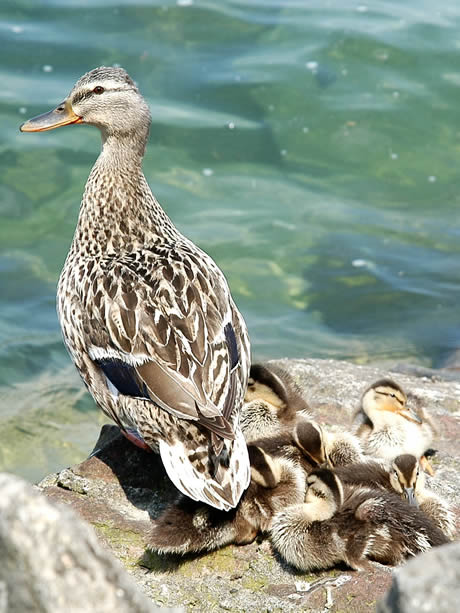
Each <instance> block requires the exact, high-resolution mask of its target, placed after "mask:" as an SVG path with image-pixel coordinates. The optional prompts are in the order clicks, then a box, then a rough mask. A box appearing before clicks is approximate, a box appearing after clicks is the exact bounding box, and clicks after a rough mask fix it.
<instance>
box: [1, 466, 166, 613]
mask: <svg viewBox="0 0 460 613" xmlns="http://www.w3.org/2000/svg"><path fill="white" fill-rule="evenodd" d="M0 560H1V563H0V613H3V612H5V613H6V612H8V613H25V612H26V611H27V612H28V613H61V612H62V611H66V612H67V613H80V612H81V613H88V612H89V611H97V612H98V613H103V612H104V611H107V612H110V613H114V612H115V611H116V613H128V612H129V613H152V612H154V611H159V610H160V609H159V608H157V607H156V606H154V605H153V603H152V602H151V601H150V600H149V599H148V598H147V597H146V596H145V595H144V594H142V592H141V591H140V590H139V588H138V587H137V586H136V585H135V583H134V582H133V581H132V579H131V578H130V577H129V576H128V575H127V574H126V571H125V570H124V569H123V568H122V566H121V565H120V563H119V562H118V561H117V560H116V559H115V558H114V557H113V556H112V555H111V554H110V552H109V551H107V550H106V549H104V547H103V546H102V545H101V543H100V542H99V541H98V539H97V537H96V535H95V534H94V532H93V530H92V529H91V528H90V527H89V526H87V525H86V524H85V523H84V522H83V521H81V520H80V519H79V518H78V517H77V516H76V514H75V513H74V512H73V511H72V510H70V509H68V508H65V507H63V506H60V505H57V504H55V503H53V502H51V501H49V500H48V499H47V498H46V497H45V496H43V495H42V494H40V493H39V492H37V491H34V489H33V488H32V486H30V485H28V484H27V483H25V482H24V481H22V480H21V479H19V478H17V477H14V476H12V475H8V474H5V473H2V474H0Z"/></svg>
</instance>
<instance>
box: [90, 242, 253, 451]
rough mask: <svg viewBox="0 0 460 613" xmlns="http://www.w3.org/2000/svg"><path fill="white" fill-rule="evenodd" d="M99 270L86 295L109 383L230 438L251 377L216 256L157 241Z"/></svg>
mask: <svg viewBox="0 0 460 613" xmlns="http://www.w3.org/2000/svg"><path fill="white" fill-rule="evenodd" d="M203 260H204V261H203ZM203 263H204V264H205V266H203ZM100 272H102V273H103V274H99V276H96V277H95V278H94V279H93V282H92V285H91V289H90V291H88V292H87V293H86V296H85V298H86V301H87V303H88V304H87V308H86V312H90V314H91V322H90V325H89V326H88V329H87V333H86V335H87V337H88V338H87V342H88V353H89V355H90V357H91V358H92V360H93V361H94V362H95V363H96V364H97V365H98V366H99V367H100V368H101V369H102V370H103V372H104V374H105V376H106V378H107V379H108V382H109V384H111V385H112V386H113V387H114V388H115V390H117V391H118V393H120V394H125V395H128V396H129V395H131V396H134V397H142V398H147V399H150V400H152V401H153V402H154V403H155V404H156V405H158V406H159V407H160V408H162V409H164V410H165V411H168V412H169V413H172V414H173V415H175V416H176V417H179V418H183V419H188V420H193V421H196V422H198V423H200V424H202V425H203V426H204V427H206V428H207V429H208V430H209V431H210V432H212V433H213V434H214V435H217V437H218V438H220V439H222V438H226V439H233V438H234V435H235V434H234V429H233V424H232V422H233V421H234V418H235V415H234V409H235V407H236V406H237V405H238V402H240V401H241V398H242V395H243V390H244V388H245V385H246V380H247V372H245V371H246V370H247V368H246V369H244V368H243V369H242V368H241V367H242V364H243V365H247V362H248V359H247V347H246V346H245V343H244V342H243V341H242V338H243V337H244V336H245V334H246V330H245V329H243V328H244V323H243V321H242V319H241V317H240V316H239V313H238V311H237V310H236V307H235V306H234V304H233V301H232V298H231V296H230V292H229V290H228V287H227V284H226V281H225V279H224V277H223V275H222V273H221V272H220V271H219V269H218V268H217V266H216V265H215V264H214V262H212V260H211V259H210V258H209V257H208V256H207V255H206V254H204V253H202V255H201V256H200V254H199V253H198V254H197V253H192V252H191V250H189V249H187V248H186V247H185V248H184V247H183V248H182V249H180V248H171V247H169V248H168V249H166V248H158V247H157V248H155V249H152V250H142V251H141V252H139V251H138V252H136V253H133V254H127V255H125V256H124V257H123V258H119V259H117V261H115V262H109V263H108V265H106V266H105V268H104V269H102V270H101V269H100ZM243 354H244V355H243ZM242 358H243V359H242ZM213 444H214V446H217V447H218V446H219V443H218V439H216V438H215V437H214V438H213Z"/></svg>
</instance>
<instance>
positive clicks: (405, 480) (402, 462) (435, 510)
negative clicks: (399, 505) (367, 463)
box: [390, 454, 456, 539]
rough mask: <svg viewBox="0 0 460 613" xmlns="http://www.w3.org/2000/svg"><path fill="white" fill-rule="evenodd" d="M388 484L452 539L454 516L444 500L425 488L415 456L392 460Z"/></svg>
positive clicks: (454, 529) (404, 456) (424, 479)
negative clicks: (416, 506)
mask: <svg viewBox="0 0 460 613" xmlns="http://www.w3.org/2000/svg"><path fill="white" fill-rule="evenodd" d="M390 483H391V485H392V487H393V489H394V490H395V491H396V492H398V493H399V494H400V495H401V496H403V497H404V498H406V499H407V501H408V502H409V504H416V505H418V506H419V508H420V510H421V511H423V512H424V513H425V514H426V515H428V517H430V518H431V519H432V520H433V522H434V523H435V524H436V525H437V526H438V528H439V529H440V530H441V531H442V532H443V533H444V534H445V535H446V536H447V537H448V538H450V539H452V538H453V536H454V534H455V531H456V528H455V515H454V513H453V511H452V509H451V508H450V505H449V503H448V502H447V501H446V500H445V499H444V498H442V497H441V496H439V495H438V494H435V493H434V492H433V491H431V490H429V489H428V488H427V487H426V477H425V473H424V472H423V470H422V467H421V465H420V462H419V461H418V460H417V458H416V457H415V456H413V455H411V454H403V455H400V456H398V457H397V458H395V459H394V461H393V462H392V465H391V468H390Z"/></svg>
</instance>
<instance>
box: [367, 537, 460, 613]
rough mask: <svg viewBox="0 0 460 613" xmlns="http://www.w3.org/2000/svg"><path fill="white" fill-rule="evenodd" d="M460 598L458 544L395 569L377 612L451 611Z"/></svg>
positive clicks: (454, 608) (445, 547)
mask: <svg viewBox="0 0 460 613" xmlns="http://www.w3.org/2000/svg"><path fill="white" fill-rule="evenodd" d="M459 601H460V543H452V544H449V545H444V546H443V547H438V548H437V549H433V550H431V551H428V552H427V553H424V554H423V555H420V556H418V557H417V558H415V559H414V560H410V562H408V563H407V564H406V565H405V566H404V567H403V568H401V569H399V570H397V571H396V572H395V574H394V577H393V583H392V584H391V588H390V590H389V591H388V592H387V594H386V596H385V599H384V600H383V601H382V602H380V603H379V604H378V606H377V613H413V611H433V613H455V612H456V611H458V607H459Z"/></svg>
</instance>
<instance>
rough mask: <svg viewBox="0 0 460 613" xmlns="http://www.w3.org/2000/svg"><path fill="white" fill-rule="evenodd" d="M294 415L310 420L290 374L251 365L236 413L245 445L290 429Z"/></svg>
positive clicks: (269, 367) (297, 387) (304, 403)
mask: <svg viewBox="0 0 460 613" xmlns="http://www.w3.org/2000/svg"><path fill="white" fill-rule="evenodd" d="M298 412H301V413H302V414H303V415H305V416H308V417H310V418H311V412H310V409H309V407H308V404H307V402H306V401H305V400H304V398H303V397H302V392H301V390H300V388H299V386H298V385H297V384H296V383H295V381H294V380H293V379H292V377H291V375H290V374H289V373H288V372H287V371H285V370H284V369H282V368H280V367H279V366H276V365H274V364H253V365H252V366H251V369H250V373H249V382H248V387H247V390H246V395H245V398H244V404H243V406H242V408H241V413H240V426H241V429H242V431H243V434H244V436H245V438H246V440H247V441H248V442H250V441H253V440H255V439H258V438H262V437H265V436H271V435H274V434H277V433H278V432H279V431H280V430H281V429H283V428H284V427H290V426H292V425H293V424H294V422H295V421H296V419H297V414H298Z"/></svg>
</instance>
